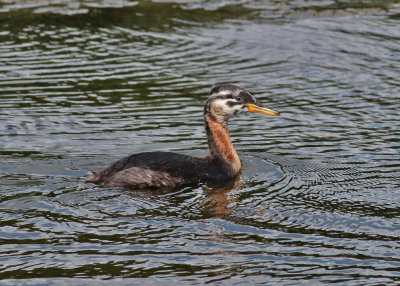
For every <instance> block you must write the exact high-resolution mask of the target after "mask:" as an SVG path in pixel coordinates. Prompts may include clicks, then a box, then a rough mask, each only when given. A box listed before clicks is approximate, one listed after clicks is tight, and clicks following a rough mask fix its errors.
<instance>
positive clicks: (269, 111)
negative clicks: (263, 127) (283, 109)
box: [244, 103, 280, 116]
mask: <svg viewBox="0 0 400 286" xmlns="http://www.w3.org/2000/svg"><path fill="white" fill-rule="evenodd" d="M244 106H247V107H248V108H249V112H256V113H261V114H265V115H271V116H279V115H280V114H279V112H276V111H274V110H272V109H269V108H265V107H261V106H257V105H255V104H251V103H245V104H244Z"/></svg>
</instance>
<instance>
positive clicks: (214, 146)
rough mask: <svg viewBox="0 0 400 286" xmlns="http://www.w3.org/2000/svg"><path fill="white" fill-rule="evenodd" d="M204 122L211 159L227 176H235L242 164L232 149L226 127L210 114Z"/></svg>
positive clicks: (205, 117)
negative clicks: (216, 162) (219, 165)
mask: <svg viewBox="0 0 400 286" xmlns="http://www.w3.org/2000/svg"><path fill="white" fill-rule="evenodd" d="M204 120H205V128H206V134H207V139H208V147H209V150H210V157H211V159H214V160H217V161H218V162H219V163H220V164H221V168H223V169H224V171H225V172H226V173H227V174H228V175H229V176H232V177H233V176H235V175H237V174H238V173H239V171H240V169H241V168H242V163H241V162H240V159H239V156H238V155H237V153H236V151H235V149H234V148H233V145H232V142H231V139H230V137H229V130H228V126H227V125H226V123H225V122H223V121H219V120H217V119H216V118H215V117H214V116H212V115H211V114H206V115H205V116H204Z"/></svg>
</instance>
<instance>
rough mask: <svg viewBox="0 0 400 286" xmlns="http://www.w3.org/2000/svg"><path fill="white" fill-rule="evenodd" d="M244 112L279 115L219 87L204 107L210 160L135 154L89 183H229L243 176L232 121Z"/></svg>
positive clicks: (225, 86)
mask: <svg viewBox="0 0 400 286" xmlns="http://www.w3.org/2000/svg"><path fill="white" fill-rule="evenodd" d="M244 111H249V112H257V113H261V114H265V115H272V116H278V115H279V113H278V112H276V111H273V110H271V109H268V108H265V107H262V106H260V104H259V103H258V102H257V100H256V99H255V98H254V97H253V96H252V95H251V94H250V93H249V92H247V91H246V90H244V89H242V88H240V87H238V86H235V85H232V84H220V85H215V86H213V87H212V89H211V92H210V96H209V98H208V100H207V101H206V102H205V105H204V125H205V130H206V135H207V139H208V148H209V155H208V156H206V157H203V158H196V157H191V156H187V155H181V154H177V153H172V152H145V153H139V154H134V155H131V156H128V157H125V158H122V159H120V160H118V161H116V162H114V163H113V164H111V165H110V166H109V167H107V168H106V169H104V170H102V171H100V172H97V173H94V174H92V175H91V176H90V177H89V178H88V179H87V182H90V183H95V184H98V185H100V186H104V187H126V188H134V189H172V188H175V187H178V186H182V185H189V184H195V183H199V182H205V183H218V182H224V181H229V180H231V179H233V178H235V177H236V176H237V175H238V174H239V172H240V170H241V168H242V164H241V162H240V159H239V157H238V155H237V153H236V151H235V149H234V148H233V145H232V142H231V139H230V137H229V131H228V120H229V119H230V118H232V117H233V116H235V115H237V114H239V113H242V112H244Z"/></svg>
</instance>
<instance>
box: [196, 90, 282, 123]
mask: <svg viewBox="0 0 400 286" xmlns="http://www.w3.org/2000/svg"><path fill="white" fill-rule="evenodd" d="M246 111H248V112H256V113H261V114H265V115H271V116H279V115H280V114H279V113H278V112H276V111H274V110H272V109H269V108H265V107H263V106H261V105H260V104H259V103H258V101H257V100H256V99H255V98H254V96H253V95H251V94H250V93H249V92H248V91H246V90H244V89H243V88H240V87H238V86H235V85H233V84H219V85H215V86H213V87H212V88H211V91H210V97H209V98H208V100H207V101H206V104H205V106H204V112H205V113H208V114H211V115H213V116H214V117H215V118H216V119H217V120H218V121H223V122H227V121H228V120H229V119H230V118H232V117H233V116H235V115H237V114H240V113H243V112H246Z"/></svg>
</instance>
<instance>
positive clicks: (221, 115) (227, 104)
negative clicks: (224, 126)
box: [211, 99, 246, 121]
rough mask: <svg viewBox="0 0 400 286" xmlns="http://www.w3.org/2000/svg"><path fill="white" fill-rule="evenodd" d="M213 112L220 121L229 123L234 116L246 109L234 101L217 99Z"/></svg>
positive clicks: (212, 108)
mask: <svg viewBox="0 0 400 286" xmlns="http://www.w3.org/2000/svg"><path fill="white" fill-rule="evenodd" d="M211 110H212V113H213V115H214V116H215V117H217V119H218V120H221V121H228V120H229V118H231V117H232V116H235V115H236V114H239V113H241V112H244V111H246V108H245V106H243V105H242V104H240V103H238V102H237V101H236V100H234V99H217V100H215V101H214V102H213V103H212V105H211Z"/></svg>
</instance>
